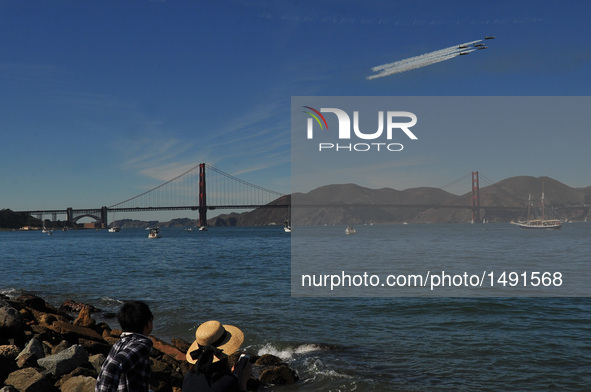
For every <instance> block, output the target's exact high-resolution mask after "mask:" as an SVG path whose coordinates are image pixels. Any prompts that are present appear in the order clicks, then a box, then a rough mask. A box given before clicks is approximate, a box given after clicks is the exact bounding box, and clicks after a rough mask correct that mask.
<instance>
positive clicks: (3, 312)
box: [0, 299, 24, 336]
mask: <svg viewBox="0 0 591 392" xmlns="http://www.w3.org/2000/svg"><path fill="white" fill-rule="evenodd" d="M23 324H24V322H23V316H22V315H21V314H20V312H19V311H18V310H16V309H15V308H13V307H12V306H10V305H9V304H8V303H7V302H6V301H4V300H3V299H0V331H5V332H6V333H7V334H9V335H11V336H12V334H14V333H18V332H20V331H21V330H22V329H23ZM2 335H3V336H4V335H5V334H4V333H3V334H2Z"/></svg>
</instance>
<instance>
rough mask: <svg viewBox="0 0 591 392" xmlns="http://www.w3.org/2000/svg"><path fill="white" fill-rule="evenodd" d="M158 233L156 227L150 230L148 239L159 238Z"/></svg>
mask: <svg viewBox="0 0 591 392" xmlns="http://www.w3.org/2000/svg"><path fill="white" fill-rule="evenodd" d="M160 237H161V235H160V232H159V231H158V228H157V227H154V228H152V229H150V233H149V234H148V238H160Z"/></svg>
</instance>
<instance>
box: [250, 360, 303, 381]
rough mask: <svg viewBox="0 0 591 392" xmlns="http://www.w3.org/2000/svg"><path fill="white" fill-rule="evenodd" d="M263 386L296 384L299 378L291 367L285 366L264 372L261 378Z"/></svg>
mask: <svg viewBox="0 0 591 392" xmlns="http://www.w3.org/2000/svg"><path fill="white" fill-rule="evenodd" d="M259 379H260V380H261V382H262V383H263V385H288V384H295V383H296V382H297V381H298V376H297V375H296V373H295V371H294V370H293V369H291V368H290V367H289V366H287V365H285V364H283V365H279V366H274V367H271V368H268V369H265V370H263V372H262V373H261V376H260V378H259Z"/></svg>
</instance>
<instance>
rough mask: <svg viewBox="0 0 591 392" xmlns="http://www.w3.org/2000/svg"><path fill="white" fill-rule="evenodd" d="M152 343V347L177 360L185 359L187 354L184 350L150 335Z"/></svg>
mask: <svg viewBox="0 0 591 392" xmlns="http://www.w3.org/2000/svg"><path fill="white" fill-rule="evenodd" d="M150 338H151V339H152V342H153V343H154V348H155V349H156V350H158V351H160V352H161V353H163V354H166V355H168V356H171V357H173V358H174V359H176V360H177V361H186V360H187V356H186V355H185V353H184V352H181V351H180V350H179V349H178V348H176V347H173V346H171V345H170V344H168V343H166V342H163V341H162V340H160V339H158V338H155V337H153V336H150Z"/></svg>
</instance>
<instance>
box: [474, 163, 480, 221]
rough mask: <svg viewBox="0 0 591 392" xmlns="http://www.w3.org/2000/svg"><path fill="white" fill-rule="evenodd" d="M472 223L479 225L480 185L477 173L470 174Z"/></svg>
mask: <svg viewBox="0 0 591 392" xmlns="http://www.w3.org/2000/svg"><path fill="white" fill-rule="evenodd" d="M472 222H477V223H480V184H479V181H478V172H472Z"/></svg>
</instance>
